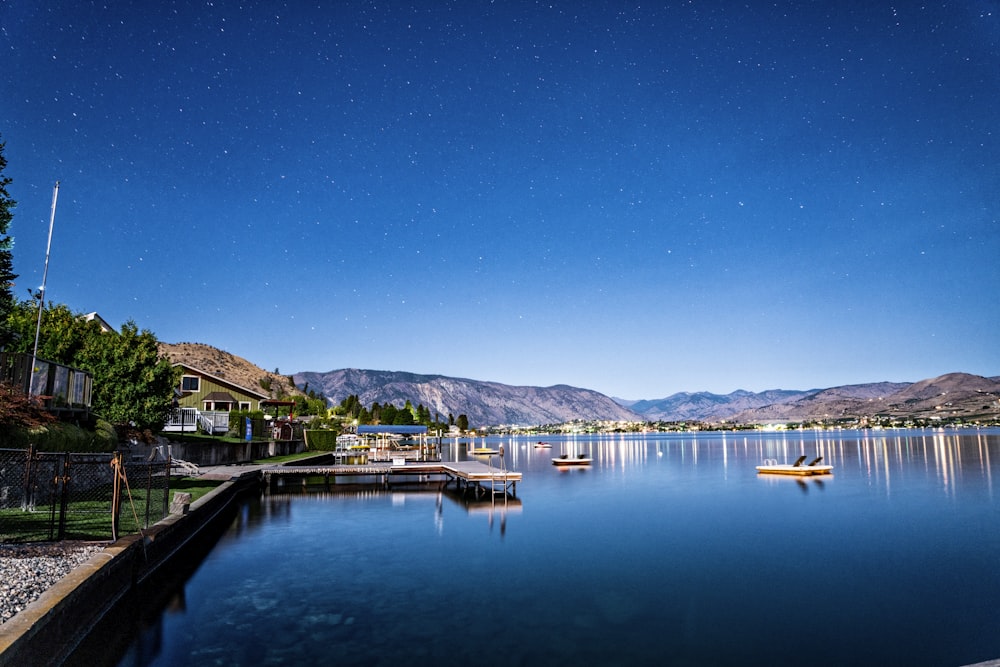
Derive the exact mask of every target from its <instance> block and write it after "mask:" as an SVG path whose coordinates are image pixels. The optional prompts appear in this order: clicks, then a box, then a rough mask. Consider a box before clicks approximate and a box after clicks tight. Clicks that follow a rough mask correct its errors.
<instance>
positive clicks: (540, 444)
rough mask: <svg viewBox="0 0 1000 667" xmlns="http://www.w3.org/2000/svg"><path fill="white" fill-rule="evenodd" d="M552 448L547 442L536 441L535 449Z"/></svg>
mask: <svg viewBox="0 0 1000 667" xmlns="http://www.w3.org/2000/svg"><path fill="white" fill-rule="evenodd" d="M543 448H544V449H551V448H552V445H550V444H549V443H547V442H542V441H538V442H536V443H535V449H543Z"/></svg>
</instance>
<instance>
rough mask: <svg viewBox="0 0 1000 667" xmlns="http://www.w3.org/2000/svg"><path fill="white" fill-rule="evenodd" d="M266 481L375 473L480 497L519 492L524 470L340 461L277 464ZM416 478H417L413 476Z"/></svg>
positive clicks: (388, 480)
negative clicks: (359, 463)
mask: <svg viewBox="0 0 1000 667" xmlns="http://www.w3.org/2000/svg"><path fill="white" fill-rule="evenodd" d="M260 473H261V475H262V476H263V478H264V481H265V482H266V483H267V484H268V486H271V485H272V484H276V485H284V484H285V483H286V480H290V479H296V478H302V479H303V480H305V479H306V478H309V477H314V478H315V477H323V478H324V479H325V481H326V483H327V484H329V483H330V481H331V480H336V478H338V477H375V478H376V480H377V481H378V483H380V484H382V485H384V486H386V487H391V486H393V485H400V484H413V483H420V484H433V483H439V484H441V485H442V486H443V487H447V486H449V485H451V484H454V485H455V488H456V489H457V490H458V491H460V492H461V493H463V494H464V493H471V494H473V495H475V497H477V498H480V497H483V496H486V495H504V496H510V497H512V498H513V497H516V496H517V483H518V482H520V481H521V477H522V474H521V473H519V472H513V471H511V470H503V469H500V468H497V467H494V466H492V465H487V464H486V463H483V462H481V461H454V462H451V463H445V462H441V461H434V462H418V461H402V460H396V461H394V462H392V463H367V464H362V465H350V464H346V465H344V464H337V465H318V466H274V467H269V468H263V469H262V470H261V471H260ZM414 478H416V479H414Z"/></svg>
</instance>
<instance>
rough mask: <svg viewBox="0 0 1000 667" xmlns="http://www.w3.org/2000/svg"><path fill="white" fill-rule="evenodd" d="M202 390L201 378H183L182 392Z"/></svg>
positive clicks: (194, 376)
mask: <svg viewBox="0 0 1000 667" xmlns="http://www.w3.org/2000/svg"><path fill="white" fill-rule="evenodd" d="M200 389H201V378H200V377H198V376H197V375H182V376H181V391H198V390H200Z"/></svg>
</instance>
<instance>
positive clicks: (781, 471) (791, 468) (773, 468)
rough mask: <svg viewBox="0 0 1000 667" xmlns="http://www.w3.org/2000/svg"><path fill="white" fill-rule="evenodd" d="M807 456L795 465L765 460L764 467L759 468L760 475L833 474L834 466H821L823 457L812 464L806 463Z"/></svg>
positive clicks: (801, 457)
mask: <svg viewBox="0 0 1000 667" xmlns="http://www.w3.org/2000/svg"><path fill="white" fill-rule="evenodd" d="M805 460H806V457H805V456H800V457H799V458H798V459H796V461H795V463H778V460H777V459H764V463H763V465H759V466H757V472H758V473H765V474H769V475H829V474H830V473H832V472H833V466H831V465H821V464H820V461H822V460H823V457H822V456H818V457H816V458H815V459H813V460H812V461H811V462H810V463H804V462H805Z"/></svg>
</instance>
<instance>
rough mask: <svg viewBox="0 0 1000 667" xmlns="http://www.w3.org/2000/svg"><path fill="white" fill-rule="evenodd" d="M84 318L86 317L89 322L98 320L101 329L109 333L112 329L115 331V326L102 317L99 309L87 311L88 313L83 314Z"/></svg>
mask: <svg viewBox="0 0 1000 667" xmlns="http://www.w3.org/2000/svg"><path fill="white" fill-rule="evenodd" d="M83 319H85V320H86V321H88V322H91V321H93V320H96V321H97V324H98V326H100V327H101V331H103V332H105V333H108V332H110V331H114V330H115V328H114V327H113V326H111V325H110V324H108V323H107V321H105V319H104V318H103V317H101V316H100V315H98V314H97V311H94V312H92V313H87V314H86V315H84V316H83Z"/></svg>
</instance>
